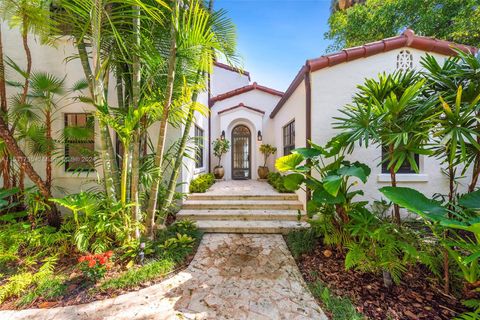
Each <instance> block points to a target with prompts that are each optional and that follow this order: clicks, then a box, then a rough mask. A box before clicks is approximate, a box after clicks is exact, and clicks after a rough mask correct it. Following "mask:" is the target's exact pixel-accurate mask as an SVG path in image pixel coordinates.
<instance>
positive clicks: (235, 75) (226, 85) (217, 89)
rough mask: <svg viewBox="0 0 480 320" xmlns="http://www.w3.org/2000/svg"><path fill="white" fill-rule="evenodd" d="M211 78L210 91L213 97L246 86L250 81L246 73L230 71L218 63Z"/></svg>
mask: <svg viewBox="0 0 480 320" xmlns="http://www.w3.org/2000/svg"><path fill="white" fill-rule="evenodd" d="M210 78H211V83H210V91H211V94H212V97H214V96H217V95H219V94H222V93H225V92H228V91H232V90H234V89H237V88H240V87H244V86H246V85H248V84H249V82H250V79H249V78H248V76H247V75H246V74H241V73H239V72H234V71H230V70H227V69H224V68H221V67H218V66H216V65H214V66H213V72H212V74H211V77H210Z"/></svg>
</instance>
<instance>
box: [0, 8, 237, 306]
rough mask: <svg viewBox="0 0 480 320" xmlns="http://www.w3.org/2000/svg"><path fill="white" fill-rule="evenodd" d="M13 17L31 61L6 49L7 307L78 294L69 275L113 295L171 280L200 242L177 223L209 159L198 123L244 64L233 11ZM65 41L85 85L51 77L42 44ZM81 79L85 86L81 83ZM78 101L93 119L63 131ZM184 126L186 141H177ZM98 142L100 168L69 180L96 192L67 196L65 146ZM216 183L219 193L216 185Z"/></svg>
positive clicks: (2, 205) (2, 138)
mask: <svg viewBox="0 0 480 320" xmlns="http://www.w3.org/2000/svg"><path fill="white" fill-rule="evenodd" d="M0 12H1V16H0V20H1V21H0V22H2V26H8V27H9V28H12V31H11V32H18V33H19V36H20V38H21V39H22V44H23V52H22V51H21V52H20V53H24V55H25V58H26V59H25V60H26V63H25V64H24V63H21V62H20V61H14V60H11V59H10V58H9V57H7V56H6V55H5V54H4V52H3V46H2V45H1V44H2V43H1V42H0V98H1V99H0V102H1V113H0V156H1V158H0V165H1V170H0V175H1V177H2V179H3V186H4V189H1V190H0V234H1V235H2V239H1V240H0V257H1V258H0V261H1V262H0V268H1V270H0V283H1V286H0V301H1V302H3V301H6V300H9V301H15V302H14V303H15V304H17V305H19V304H30V303H33V302H35V301H37V300H38V299H41V296H42V295H43V296H45V297H48V296H50V297H52V298H55V297H59V296H62V295H63V294H64V293H65V290H67V288H68V286H69V285H73V284H72V283H69V281H70V280H69V274H67V273H69V272H73V273H75V272H78V273H79V275H78V276H79V279H80V278H81V279H87V278H88V279H90V280H92V281H91V282H98V283H100V282H102V281H103V282H105V284H104V285H103V289H102V290H106V291H108V290H114V289H121V288H123V287H133V286H135V285H138V284H139V283H141V282H142V281H150V280H153V279H155V278H158V277H159V276H162V275H164V274H165V273H168V272H171V271H172V270H174V269H175V268H176V266H178V265H179V264H181V263H183V262H184V260H185V259H186V257H187V256H188V255H189V254H190V253H191V252H192V250H193V248H194V246H195V244H196V242H197V240H198V238H199V237H200V235H199V233H198V231H197V230H196V228H195V226H194V225H192V224H191V223H187V222H181V223H180V222H178V223H175V224H173V225H171V223H172V219H167V217H168V215H170V214H174V213H175V210H177V208H176V205H177V200H179V199H181V198H182V197H183V195H182V194H179V193H178V192H177V187H178V178H179V174H180V172H181V169H182V164H183V163H184V159H186V158H193V157H194V156H193V155H194V154H195V152H197V150H195V144H194V143H192V141H193V139H192V137H191V131H192V130H191V129H192V126H193V123H195V121H196V116H197V115H199V114H200V115H202V116H207V113H208V108H207V107H206V106H204V105H202V104H201V103H199V101H197V100H198V96H199V93H200V92H202V91H204V90H206V88H207V81H208V77H209V74H210V73H211V71H212V66H213V62H214V61H215V60H216V59H222V60H224V61H226V62H227V63H229V64H235V63H237V62H238V57H237V56H236V53H235V41H236V33H235V27H234V25H233V24H232V22H231V21H230V19H229V18H228V17H227V16H226V13H225V11H223V10H214V9H213V4H212V3H211V2H210V3H207V2H203V1H198V0H189V1H187V2H182V1H150V0H127V1H123V0H122V1H119V0H94V1H92V0H65V1H54V2H51V1H24V0H22V1H10V0H4V1H0ZM3 22H6V23H3ZM1 31H2V30H1V29H0V40H3V39H2V33H1ZM60 34H62V35H63V36H65V37H68V38H69V40H71V42H69V43H73V46H74V49H75V50H76V53H75V54H74V55H72V56H71V57H68V58H67V61H68V62H69V63H78V64H79V65H81V67H82V70H83V73H84V74H83V75H81V76H80V77H79V76H78V75H68V74H52V73H50V70H39V68H42V65H40V64H38V65H35V64H34V60H32V52H31V49H30V43H31V41H32V40H31V39H33V37H37V38H38V39H40V40H41V42H42V44H43V45H55V44H56V39H57V37H58V35H60ZM71 76H75V78H74V79H75V80H78V81H76V82H75V83H74V84H73V85H71V87H70V85H67V84H69V83H71ZM82 78H84V79H83V80H82ZM7 86H9V93H10V92H13V94H11V99H7V95H6V88H7ZM71 105H75V106H76V107H81V108H82V109H83V110H85V113H86V114H87V116H86V118H85V119H87V120H86V122H88V123H87V124H85V126H78V127H73V126H72V127H68V128H65V130H59V131H57V129H56V127H55V125H54V124H55V123H57V122H58V121H60V122H61V121H63V119H59V116H60V115H61V114H62V112H65V111H66V110H67V112H68V110H69V109H68V108H69V107H70V106H71ZM76 110H78V109H77V108H76ZM92 128H95V130H97V128H98V129H99V130H98V132H95V136H93V134H92V130H91V129H92ZM171 128H174V129H175V131H176V132H180V139H178V141H170V140H171V139H169V140H168V143H167V136H168V137H170V136H173V135H172V134H171V133H172V129H171ZM152 133H153V136H150V134H152ZM93 141H94V142H93ZM154 141H155V142H157V145H156V146H154ZM86 142H88V143H91V144H95V150H94V151H92V150H91V149H88V148H87V149H88V150H78V153H79V154H78V157H85V158H88V159H92V161H89V163H88V165H89V166H91V168H90V167H89V168H82V169H81V170H80V169H78V170H72V172H69V174H72V175H82V176H85V177H86V178H85V179H82V180H83V181H86V182H87V183H86V184H85V185H88V188H87V187H85V186H84V185H82V186H81V187H80V188H79V190H78V191H76V192H77V193H68V192H66V191H67V190H62V189H61V188H59V185H58V184H57V181H55V180H54V175H53V174H52V173H53V171H54V169H55V166H65V165H66V161H68V159H67V158H66V157H65V156H64V150H65V149H64V148H67V149H69V150H70V149H72V148H73V146H74V145H78V144H82V143H86ZM38 157H43V158H44V159H45V160H46V161H45V162H44V163H45V166H44V168H41V170H38V168H34V167H33V166H32V162H33V161H34V158H38ZM37 170H38V171H37ZM97 172H98V174H97ZM203 179H204V182H203V183H202V184H201V185H202V186H203V184H205V183H207V184H209V185H208V186H207V188H208V187H209V186H210V185H211V183H212V181H213V179H211V176H210V175H208V176H205V177H204V178H203ZM29 185H33V186H32V187H27V186H29ZM202 188H203V187H202ZM52 193H55V195H56V197H53V196H52ZM60 208H61V209H62V210H63V211H64V212H65V214H64V215H60V211H59V209H60ZM167 223H168V226H167ZM112 254H113V255H112ZM72 258H73V259H72ZM78 259H80V260H81V261H79V260H78ZM151 260H155V261H153V262H152V261H151ZM77 262H78V265H77ZM136 265H138V266H136ZM143 267H145V269H142V268H143ZM132 268H133V269H136V270H137V271H138V274H135V273H132V272H130V273H128V271H127V274H122V275H121V276H120V278H114V279H112V278H110V277H111V274H112V272H110V269H112V270H115V272H114V274H117V273H119V272H120V273H121V272H124V271H125V269H128V270H133V269H132ZM137 275H138V276H137ZM80 282H81V281H80ZM107 283H108V284H107ZM92 285H93V286H100V285H99V284H92ZM49 287H51V290H50V289H48V288H49ZM82 288H83V289H86V288H85V287H82ZM109 288H110V289H109ZM112 288H113V289H112ZM25 292H29V294H28V297H27V296H25V298H24V299H23V298H19V297H22V295H24V294H25Z"/></svg>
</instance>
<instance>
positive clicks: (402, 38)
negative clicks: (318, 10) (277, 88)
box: [270, 29, 478, 118]
mask: <svg viewBox="0 0 480 320" xmlns="http://www.w3.org/2000/svg"><path fill="white" fill-rule="evenodd" d="M403 47H410V48H414V49H418V50H423V51H428V52H436V53H439V54H443V55H451V56H453V55H456V51H455V49H459V50H462V51H464V52H472V53H476V52H478V49H477V48H474V47H470V46H466V45H462V44H457V43H453V42H450V41H445V40H438V39H435V38H429V37H422V36H417V35H415V33H414V32H413V30H411V29H407V30H405V32H403V33H402V34H401V35H399V36H396V37H391V38H387V39H383V40H381V41H377V42H372V43H367V44H365V45H363V46H359V47H353V48H347V49H343V50H342V51H340V52H336V53H332V54H328V55H324V56H321V57H319V58H316V59H311V60H307V61H306V63H305V65H304V66H302V69H300V72H299V73H298V74H297V76H296V77H295V79H294V80H293V82H292V83H291V84H290V86H289V87H288V89H287V91H286V92H285V95H284V96H283V97H282V99H281V100H280V101H279V102H278V104H277V106H276V107H275V109H273V111H272V113H271V114H270V118H273V117H275V115H276V114H277V113H278V111H279V110H280V109H281V108H282V106H283V105H284V104H285V102H286V101H287V100H288V98H289V97H290V96H291V95H292V93H293V92H294V91H295V90H296V89H297V87H298V86H299V85H300V83H301V82H302V80H303V79H304V77H305V74H306V73H309V72H314V71H317V70H320V69H323V68H327V67H332V66H335V65H337V64H340V63H343V62H348V61H352V60H356V59H360V58H366V57H370V56H373V55H376V54H378V53H381V52H387V51H391V50H395V49H399V48H403Z"/></svg>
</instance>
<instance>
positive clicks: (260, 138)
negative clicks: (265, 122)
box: [257, 130, 263, 141]
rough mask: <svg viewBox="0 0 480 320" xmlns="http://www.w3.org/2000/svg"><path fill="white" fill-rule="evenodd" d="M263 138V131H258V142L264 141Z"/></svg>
mask: <svg viewBox="0 0 480 320" xmlns="http://www.w3.org/2000/svg"><path fill="white" fill-rule="evenodd" d="M262 139H263V137H262V131H260V130H258V135H257V140H258V141H262Z"/></svg>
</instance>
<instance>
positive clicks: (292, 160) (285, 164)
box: [275, 153, 304, 172]
mask: <svg viewBox="0 0 480 320" xmlns="http://www.w3.org/2000/svg"><path fill="white" fill-rule="evenodd" d="M303 160H304V157H303V156H302V155H301V154H298V153H292V154H289V155H288V156H284V157H281V158H278V159H277V161H276V162H275V168H277V170H278V171H280V172H285V171H293V170H295V169H296V168H297V166H298V165H299V164H301V163H302V162H303Z"/></svg>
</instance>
